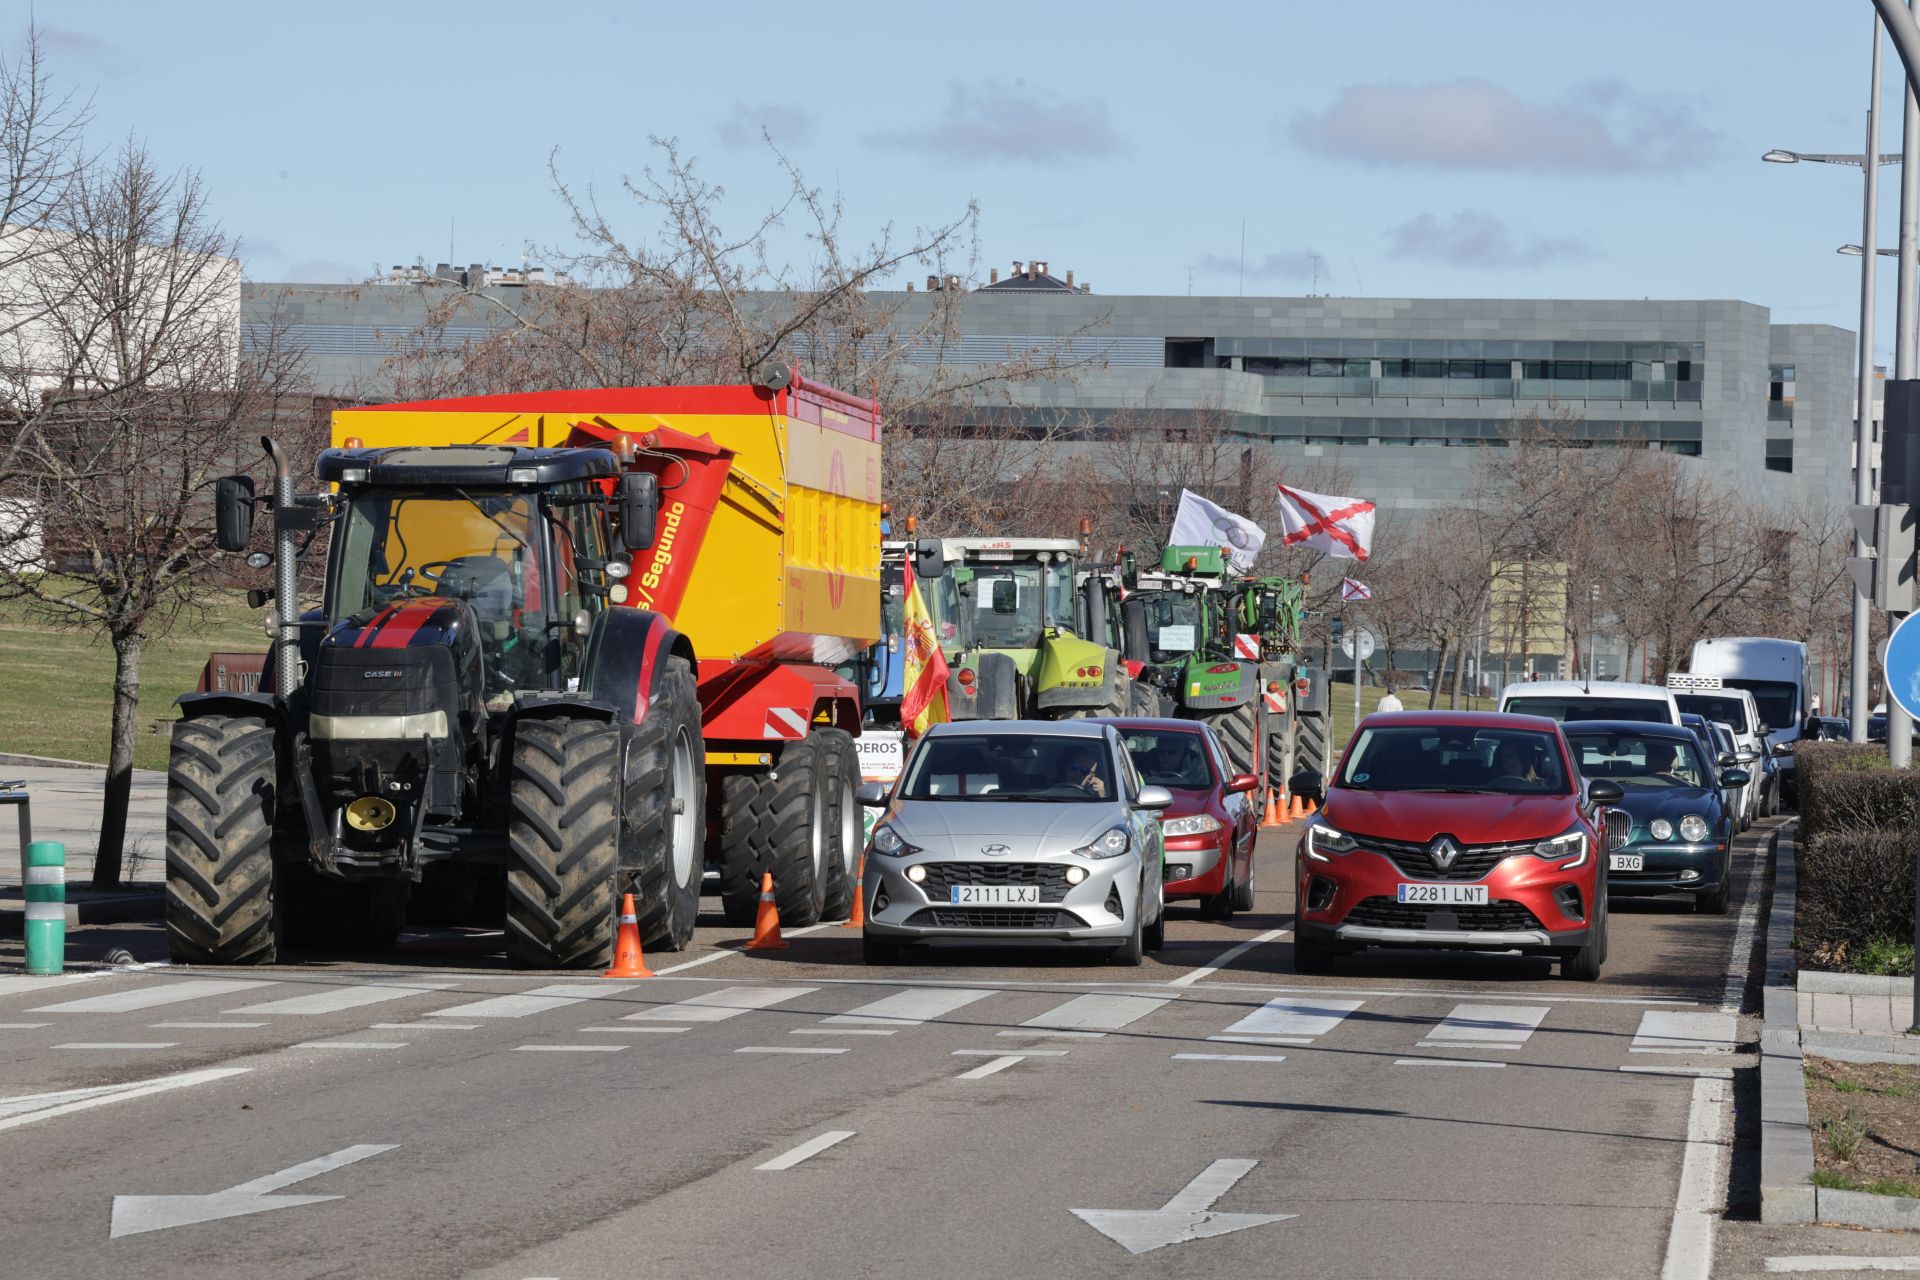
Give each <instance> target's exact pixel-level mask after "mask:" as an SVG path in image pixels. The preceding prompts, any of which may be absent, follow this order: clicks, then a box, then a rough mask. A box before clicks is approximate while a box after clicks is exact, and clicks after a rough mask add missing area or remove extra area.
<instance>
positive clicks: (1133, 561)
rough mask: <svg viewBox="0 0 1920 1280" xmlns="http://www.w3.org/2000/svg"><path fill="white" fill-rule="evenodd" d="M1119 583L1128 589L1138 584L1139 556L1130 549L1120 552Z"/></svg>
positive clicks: (1134, 587)
mask: <svg viewBox="0 0 1920 1280" xmlns="http://www.w3.org/2000/svg"><path fill="white" fill-rule="evenodd" d="M1120 585H1121V586H1123V587H1125V588H1126V589H1127V590H1129V591H1132V590H1134V589H1136V588H1137V587H1139V585H1140V557H1139V556H1136V555H1134V554H1133V552H1131V551H1122V552H1121V553H1120Z"/></svg>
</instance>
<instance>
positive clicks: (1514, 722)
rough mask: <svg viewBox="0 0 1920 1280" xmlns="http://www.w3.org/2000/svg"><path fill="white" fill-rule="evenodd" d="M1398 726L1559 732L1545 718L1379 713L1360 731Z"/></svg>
mask: <svg viewBox="0 0 1920 1280" xmlns="http://www.w3.org/2000/svg"><path fill="white" fill-rule="evenodd" d="M1396 724H1397V725H1407V726H1409V727H1413V728H1418V727H1420V726H1422V725H1429V726H1432V727H1433V728H1436V729H1457V728H1474V729H1532V730H1534V731H1535V732H1537V733H1552V732H1553V731H1554V730H1555V729H1557V728H1559V725H1558V723H1557V722H1556V721H1554V720H1552V719H1550V718H1548V717H1546V716H1527V715H1519V714H1517V713H1514V712H1511V711H1376V712H1374V713H1373V714H1372V715H1370V716H1368V717H1367V718H1366V719H1364V720H1362V721H1361V722H1360V727H1361V728H1363V729H1364V728H1366V727H1367V726H1369V725H1374V726H1381V727H1384V726H1387V725H1396Z"/></svg>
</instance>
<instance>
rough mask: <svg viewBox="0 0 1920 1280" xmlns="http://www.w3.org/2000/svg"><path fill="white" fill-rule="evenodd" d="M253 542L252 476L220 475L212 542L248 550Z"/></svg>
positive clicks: (215, 488) (215, 484)
mask: <svg viewBox="0 0 1920 1280" xmlns="http://www.w3.org/2000/svg"><path fill="white" fill-rule="evenodd" d="M252 541H253V477H252V476H221V477H220V478H219V479H218V480H215V481H214V482H213V545H214V546H216V547H218V548H220V549H221V550H222V551H245V550H246V549H247V544H248V543H250V542H252Z"/></svg>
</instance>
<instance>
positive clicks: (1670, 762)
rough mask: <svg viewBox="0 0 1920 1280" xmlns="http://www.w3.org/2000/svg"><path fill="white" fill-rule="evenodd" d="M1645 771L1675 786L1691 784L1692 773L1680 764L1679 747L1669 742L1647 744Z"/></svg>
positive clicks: (1688, 785)
mask: <svg viewBox="0 0 1920 1280" xmlns="http://www.w3.org/2000/svg"><path fill="white" fill-rule="evenodd" d="M1647 772H1648V773H1651V774H1652V775H1653V776H1654V777H1656V778H1659V779H1661V780H1662V781H1663V782H1668V783H1671V784H1673V785H1674V786H1676V787H1690V786H1692V785H1693V777H1692V775H1691V774H1690V773H1689V772H1687V771H1686V770H1684V769H1683V768H1682V767H1681V765H1680V749H1679V748H1678V747H1675V746H1673V745H1672V744H1670V743H1665V742H1650V743H1648V744H1647Z"/></svg>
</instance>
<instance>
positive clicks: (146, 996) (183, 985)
mask: <svg viewBox="0 0 1920 1280" xmlns="http://www.w3.org/2000/svg"><path fill="white" fill-rule="evenodd" d="M273 985H274V984H273V983H272V982H266V981H261V980H259V979H250V980H242V979H228V978H200V979H196V980H194V981H190V982H143V983H141V984H140V985H139V986H137V987H134V988H132V989H131V990H128V991H115V992H113V993H111V994H109V995H104V996H88V997H87V998H86V999H84V1000H68V1001H65V1002H63V1003H61V1004H49V1005H43V1006H41V1007H40V1008H38V1009H29V1010H27V1012H28V1013H131V1012H133V1011H134V1010H136V1009H151V1008H153V1007H154V1006H156V1005H162V1004H178V1003H180V1002H181V1001H182V1000H204V999H207V998H208V997H210V996H224V995H231V994H233V993H234V992H236V991H251V990H253V989H254V988H255V987H271V986H273Z"/></svg>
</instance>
